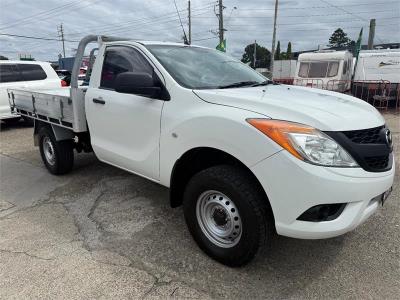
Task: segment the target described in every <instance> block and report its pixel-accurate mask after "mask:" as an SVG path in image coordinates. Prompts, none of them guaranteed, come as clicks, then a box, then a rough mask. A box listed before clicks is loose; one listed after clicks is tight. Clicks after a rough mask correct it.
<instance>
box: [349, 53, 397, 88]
mask: <svg viewBox="0 0 400 300" xmlns="http://www.w3.org/2000/svg"><path fill="white" fill-rule="evenodd" d="M364 80H368V81H369V80H373V81H379V80H383V81H389V82H390V83H400V49H387V50H365V51H361V52H360V55H359V57H358V63H357V66H356V70H355V72H354V81H364Z"/></svg>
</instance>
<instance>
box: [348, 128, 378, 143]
mask: <svg viewBox="0 0 400 300" xmlns="http://www.w3.org/2000/svg"><path fill="white" fill-rule="evenodd" d="M382 128H383V126H381V127H375V128H370V129H363V130H353V131H344V132H343V133H344V135H345V136H347V137H348V138H349V139H350V140H351V141H352V142H353V143H356V144H383V143H385V141H384V140H382V136H381V130H382Z"/></svg>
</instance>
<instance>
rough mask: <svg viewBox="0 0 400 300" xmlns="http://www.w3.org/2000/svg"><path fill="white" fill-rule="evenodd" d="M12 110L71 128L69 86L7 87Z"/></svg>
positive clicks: (71, 113) (71, 112)
mask: <svg viewBox="0 0 400 300" xmlns="http://www.w3.org/2000/svg"><path fill="white" fill-rule="evenodd" d="M7 92H8V99H9V102H10V107H11V109H12V111H14V112H15V113H18V114H20V115H22V116H26V117H30V118H34V119H38V120H41V121H45V122H49V123H53V124H56V125H58V126H62V127H67V128H73V124H74V113H73V101H72V100H71V95H70V88H57V89H40V90H39V89H38V90H25V89H8V90H7Z"/></svg>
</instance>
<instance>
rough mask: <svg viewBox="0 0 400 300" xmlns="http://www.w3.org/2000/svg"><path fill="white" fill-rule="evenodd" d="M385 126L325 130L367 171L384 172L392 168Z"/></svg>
mask: <svg viewBox="0 0 400 300" xmlns="http://www.w3.org/2000/svg"><path fill="white" fill-rule="evenodd" d="M386 132H387V128H386V127H385V126H380V127H374V128H368V129H362V130H352V131H342V132H337V131H336V132H333V131H330V132H325V133H326V134H328V135H329V136H330V137H332V138H333V139H334V140H335V141H336V142H338V143H339V144H340V145H341V146H342V147H343V148H344V149H345V150H346V151H347V152H349V154H350V155H351V156H352V157H353V158H354V159H355V160H356V161H357V163H358V164H359V165H360V167H362V168H363V169H364V170H366V171H368V172H385V171H388V170H390V169H391V168H392V165H393V154H392V147H391V145H388V143H387V140H386Z"/></svg>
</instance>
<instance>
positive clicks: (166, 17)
mask: <svg viewBox="0 0 400 300" xmlns="http://www.w3.org/2000/svg"><path fill="white" fill-rule="evenodd" d="M210 7H211V6H210V5H209V4H208V5H207V6H205V7H198V8H192V12H193V11H202V10H204V9H208V8H210ZM184 11H185V10H184V9H183V10H179V12H184ZM201 14H203V13H199V14H196V15H195V16H198V15H201ZM192 16H193V15H192ZM171 18H173V19H171ZM146 21H149V22H146ZM175 21H178V19H177V18H176V11H174V12H169V13H166V14H162V15H157V16H152V17H146V18H140V19H136V20H132V21H128V22H120V23H114V24H107V25H103V26H101V25H100V26H94V27H88V28H87V31H86V32H90V31H93V30H95V31H96V32H98V31H107V30H111V31H115V32H116V31H119V29H124V28H132V27H131V26H133V25H138V26H139V25H140V26H143V25H148V24H161V23H165V22H175ZM92 28H93V30H92ZM81 34H82V33H78V34H69V36H71V35H72V36H74V35H75V36H76V35H81Z"/></svg>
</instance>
